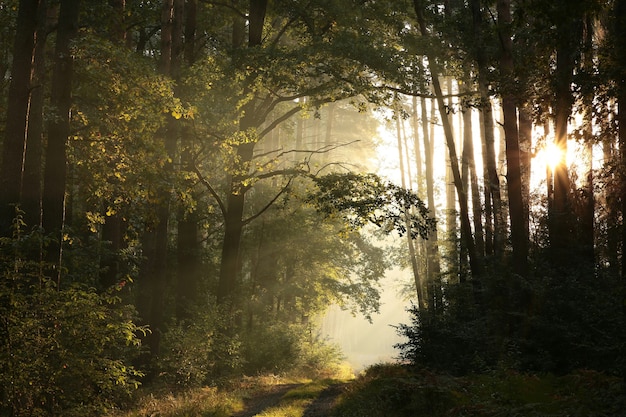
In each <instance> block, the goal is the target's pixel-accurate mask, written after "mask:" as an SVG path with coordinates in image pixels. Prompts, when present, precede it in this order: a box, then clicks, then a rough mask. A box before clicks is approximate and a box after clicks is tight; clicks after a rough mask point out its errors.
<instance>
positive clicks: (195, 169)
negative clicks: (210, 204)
mask: <svg viewBox="0 0 626 417" xmlns="http://www.w3.org/2000/svg"><path fill="white" fill-rule="evenodd" d="M193 172H195V173H196V175H197V176H198V180H200V182H201V183H202V185H204V186H205V187H206V189H207V190H208V191H209V193H210V194H211V195H212V196H213V198H214V199H215V201H217V205H218V206H219V208H220V211H221V212H222V216H224V218H226V205H225V204H224V202H223V201H222V199H221V198H220V196H219V195H218V194H217V191H215V188H213V186H212V185H211V183H210V182H209V181H208V180H207V179H206V178H204V176H203V175H202V173H201V172H200V170H199V169H198V166H197V165H196V164H193Z"/></svg>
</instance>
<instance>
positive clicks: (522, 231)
mask: <svg viewBox="0 0 626 417" xmlns="http://www.w3.org/2000/svg"><path fill="white" fill-rule="evenodd" d="M498 25H499V32H500V45H501V51H500V52H501V55H500V69H501V73H502V75H503V76H504V79H503V80H502V82H503V83H504V85H509V84H512V80H513V77H514V71H515V69H514V65H513V51H512V49H513V41H512V39H511V29H510V25H511V4H510V0H498ZM502 111H503V114H504V134H505V142H506V166H507V184H508V200H509V219H510V222H511V243H512V246H513V259H512V260H513V271H514V272H515V273H516V274H518V275H520V276H522V277H525V276H526V275H527V274H528V229H527V222H526V221H525V218H526V214H525V211H524V200H523V198H522V175H521V168H520V165H521V164H520V160H521V158H520V146H519V133H518V128H517V112H516V104H515V97H514V93H513V92H512V91H509V90H507V89H506V88H505V89H504V90H503V94H502Z"/></svg>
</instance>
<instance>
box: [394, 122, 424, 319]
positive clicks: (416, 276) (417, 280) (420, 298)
mask: <svg viewBox="0 0 626 417" xmlns="http://www.w3.org/2000/svg"><path fill="white" fill-rule="evenodd" d="M401 117H402V116H401V115H400V112H397V113H396V134H397V139H398V157H399V159H398V160H399V162H400V178H401V185H402V188H407V186H406V180H405V175H406V173H405V168H404V153H403V152H402V133H401V130H400V118H401ZM407 157H408V152H407ZM404 210H405V211H407V210H410V207H404ZM406 227H407V233H406V239H407V245H408V247H409V258H410V260H411V270H412V271H413V283H414V285H415V293H416V295H417V302H418V307H419V311H422V312H423V311H426V308H427V307H428V306H427V303H426V298H425V295H424V291H423V290H422V280H421V277H420V273H419V265H418V264H417V257H416V254H415V242H414V241H413V237H412V236H411V224H410V222H409V219H408V218H407V219H406Z"/></svg>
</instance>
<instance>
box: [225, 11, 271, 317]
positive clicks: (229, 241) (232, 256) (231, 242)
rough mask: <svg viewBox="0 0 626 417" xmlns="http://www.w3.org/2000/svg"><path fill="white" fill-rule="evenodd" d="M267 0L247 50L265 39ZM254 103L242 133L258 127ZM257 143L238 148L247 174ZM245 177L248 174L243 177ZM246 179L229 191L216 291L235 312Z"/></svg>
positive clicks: (253, 19) (254, 18)
mask: <svg viewBox="0 0 626 417" xmlns="http://www.w3.org/2000/svg"><path fill="white" fill-rule="evenodd" d="M266 9H267V0H251V1H250V13H249V25H248V28H249V29H248V30H249V33H248V47H255V46H259V45H261V43H262V40H263V24H264V22H265V13H266ZM254 104H255V102H254V100H252V101H250V102H249V103H248V104H247V105H246V108H245V109H244V111H243V114H244V116H243V117H242V118H241V119H240V121H239V131H241V132H250V130H251V129H253V128H255V127H257V126H256V125H257V123H256V121H255V120H254ZM255 145H256V140H255V139H254V138H251V139H250V141H248V142H246V143H242V144H239V145H238V146H237V157H238V160H239V161H240V166H239V167H238V168H239V169H240V170H241V171H242V172H244V173H247V172H248V168H249V165H250V162H251V161H252V156H253V155H254V147H255ZM244 175H245V174H244ZM243 180H244V178H243V177H242V176H239V175H235V176H233V177H232V178H231V180H230V191H229V193H228V196H227V200H226V213H225V216H224V242H223V245H222V259H221V264H220V275H219V282H218V289H217V301H218V304H220V305H224V306H227V307H228V308H230V309H232V308H233V307H234V303H235V302H236V299H235V298H236V291H237V280H238V275H239V269H240V262H239V256H240V247H241V237H242V234H243V227H244V220H243V214H244V208H245V194H246V192H247V190H248V189H247V187H246V186H245V185H244V184H243Z"/></svg>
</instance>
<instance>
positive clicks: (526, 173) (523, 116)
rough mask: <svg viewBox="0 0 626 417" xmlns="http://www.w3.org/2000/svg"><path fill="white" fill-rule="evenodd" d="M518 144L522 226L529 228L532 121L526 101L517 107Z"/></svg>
mask: <svg viewBox="0 0 626 417" xmlns="http://www.w3.org/2000/svg"><path fill="white" fill-rule="evenodd" d="M518 117H519V119H518V123H519V124H518V126H519V145H520V171H521V172H520V174H521V181H522V203H523V204H524V223H525V225H524V228H525V230H529V207H530V174H531V164H532V158H531V155H532V154H531V152H532V151H531V150H532V146H533V144H532V130H533V122H532V118H531V114H530V108H529V105H528V103H526V104H525V105H522V106H521V107H519V108H518Z"/></svg>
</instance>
